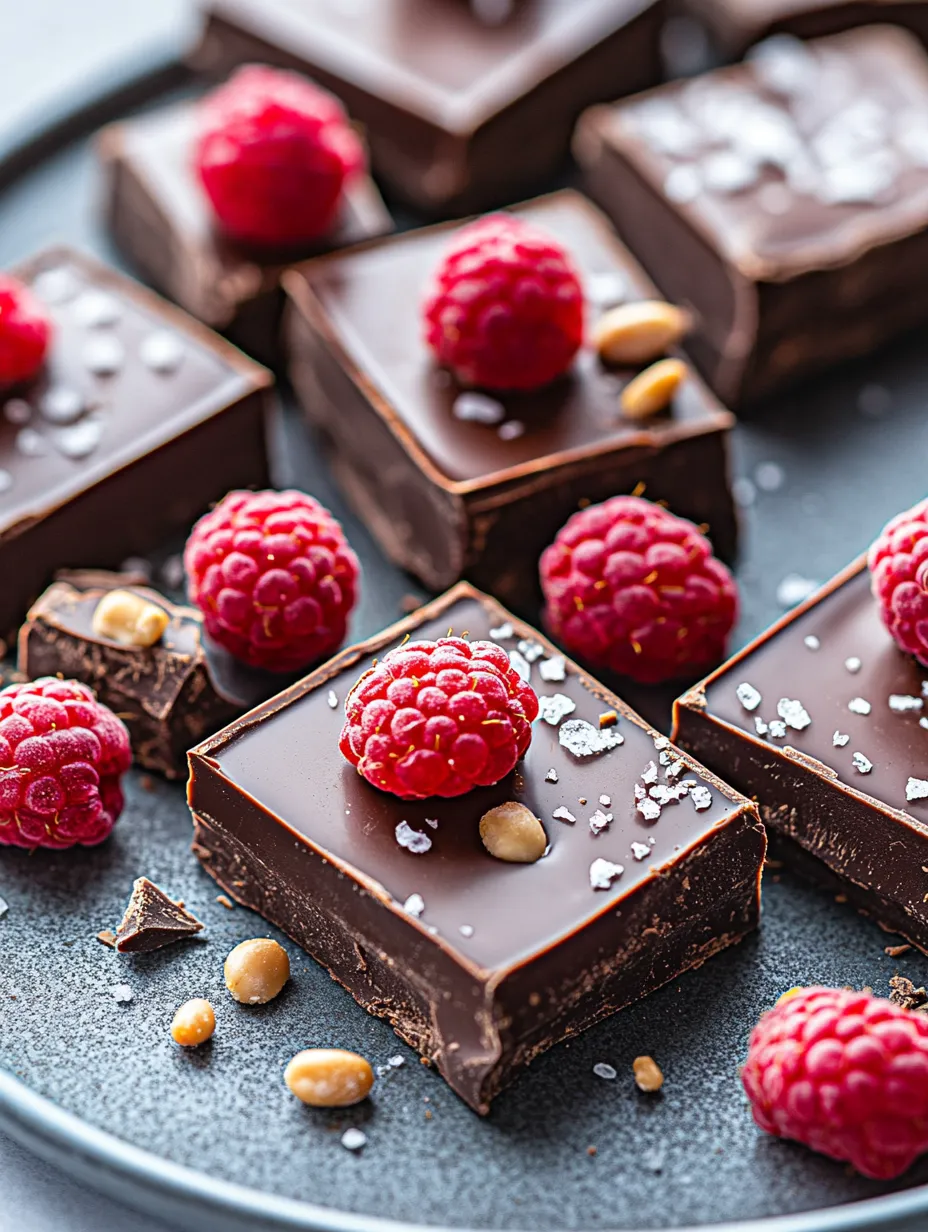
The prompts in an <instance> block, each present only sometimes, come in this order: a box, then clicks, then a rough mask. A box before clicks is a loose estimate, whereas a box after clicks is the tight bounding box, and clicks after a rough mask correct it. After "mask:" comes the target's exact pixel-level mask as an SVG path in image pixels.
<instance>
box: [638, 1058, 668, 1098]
mask: <svg viewBox="0 0 928 1232" xmlns="http://www.w3.org/2000/svg"><path fill="white" fill-rule="evenodd" d="M632 1071H633V1073H634V1075H635V1085H636V1086H637V1088H638V1090H639V1091H648V1092H652V1091H659V1090H660V1089H661V1087H662V1086H663V1085H664V1075H663V1074H662V1073H661V1068H660V1066H659V1065H658V1063H657V1062H656V1061H655V1060H654V1058H653V1057H635V1059H634V1061H632Z"/></svg>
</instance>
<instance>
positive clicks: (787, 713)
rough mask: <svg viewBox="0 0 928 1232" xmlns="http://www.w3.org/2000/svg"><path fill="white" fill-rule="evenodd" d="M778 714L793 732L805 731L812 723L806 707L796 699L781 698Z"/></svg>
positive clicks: (778, 704) (778, 703)
mask: <svg viewBox="0 0 928 1232" xmlns="http://www.w3.org/2000/svg"><path fill="white" fill-rule="evenodd" d="M777 714H778V715H779V716H780V718H781V719H782V720H783V722H784V723H785V724H786V725H787V727H791V728H792V729H793V731H805V729H806V728H807V727H808V726H809V724H810V723H811V722H812V719H811V717H810V715H809V712H808V711H807V710H806V708H805V706H803V704H802V702H800V701H797V700H795V699H794V698H789V697H781V698H780V700H779V701H778V702H777Z"/></svg>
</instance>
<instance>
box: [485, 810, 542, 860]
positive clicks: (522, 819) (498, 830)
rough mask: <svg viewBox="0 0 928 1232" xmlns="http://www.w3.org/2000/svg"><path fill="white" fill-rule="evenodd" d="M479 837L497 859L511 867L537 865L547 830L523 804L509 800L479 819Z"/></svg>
mask: <svg viewBox="0 0 928 1232" xmlns="http://www.w3.org/2000/svg"><path fill="white" fill-rule="evenodd" d="M480 838H481V841H482V842H483V845H484V847H486V849H487V851H488V852H489V853H490V855H491V856H495V857H496V858H497V860H506V861H507V862H508V863H510V864H534V863H535V861H536V860H540V859H541V857H542V856H543V855H544V854H545V849H546V848H547V846H548V836H547V835H546V834H545V828H544V826H543V825H542V824H541V822H540V821H539V820H538V818H537V817H536V816H535V814H534V813H533V812H532V810H531V809H530V808H526V806H525V805H524V804H518V803H517V802H516V801H515V800H507V801H506V803H505V804H497V806H496V808H491V809H490V811H489V812H488V813H484V815H483V816H482V817H481V818H480Z"/></svg>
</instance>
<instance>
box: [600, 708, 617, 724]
mask: <svg viewBox="0 0 928 1232" xmlns="http://www.w3.org/2000/svg"><path fill="white" fill-rule="evenodd" d="M618 721H619V716H618V713H617V712H616V711H615V710H606V711H604V712H603V713H602V714H601V715H600V716H599V726H600V728H603V727H614V726H615V725H616V723H618Z"/></svg>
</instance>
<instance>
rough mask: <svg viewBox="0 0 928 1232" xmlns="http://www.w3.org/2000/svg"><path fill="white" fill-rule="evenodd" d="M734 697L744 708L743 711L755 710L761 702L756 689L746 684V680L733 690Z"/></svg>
mask: <svg viewBox="0 0 928 1232" xmlns="http://www.w3.org/2000/svg"><path fill="white" fill-rule="evenodd" d="M735 697H737V699H738V701H739V702H740V703H741V705H742V706H743V707H744V708H745V710H756V709H757V707H758V706H759V705H760V703H761V701H762V700H763V699H762V697H761V695H760V693H759V692H758V691H757V689H755V688H754V686H753V685H752V684H748V682H747V681H746V680H744V681H742V682H741V684H739V685H738V687H737V689H735Z"/></svg>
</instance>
